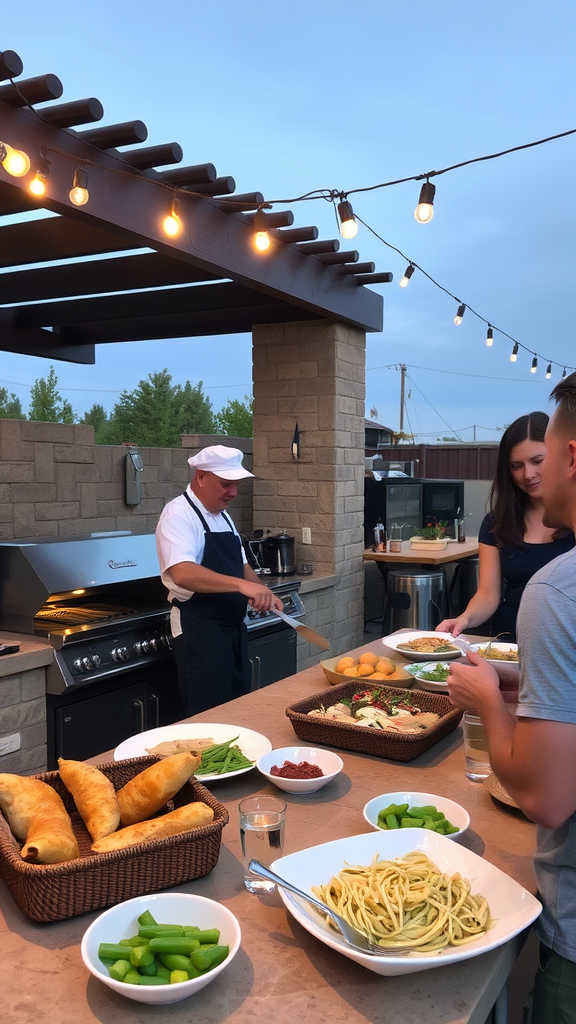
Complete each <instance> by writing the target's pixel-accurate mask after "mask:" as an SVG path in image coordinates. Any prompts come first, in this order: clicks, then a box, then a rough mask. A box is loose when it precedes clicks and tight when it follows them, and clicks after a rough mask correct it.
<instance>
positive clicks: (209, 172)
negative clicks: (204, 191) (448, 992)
mask: <svg viewBox="0 0 576 1024" xmlns="http://www.w3.org/2000/svg"><path fill="white" fill-rule="evenodd" d="M158 177H159V179H160V181H165V182H167V183H168V184H169V185H206V184H208V183H209V182H211V181H216V168H215V167H214V164H196V165H195V166H193V167H175V168H174V169H171V170H169V171H159V173H158Z"/></svg>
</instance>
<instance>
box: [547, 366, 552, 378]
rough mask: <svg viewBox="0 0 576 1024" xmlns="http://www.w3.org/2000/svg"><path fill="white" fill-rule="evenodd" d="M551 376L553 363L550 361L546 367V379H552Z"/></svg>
mask: <svg viewBox="0 0 576 1024" xmlns="http://www.w3.org/2000/svg"><path fill="white" fill-rule="evenodd" d="M551 376H552V363H548V366H547V367H546V380H550V377H551Z"/></svg>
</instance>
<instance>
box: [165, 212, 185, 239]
mask: <svg viewBox="0 0 576 1024" xmlns="http://www.w3.org/2000/svg"><path fill="white" fill-rule="evenodd" d="M162 227H163V228H164V231H165V233H166V234H167V235H169V236H170V238H176V235H179V234H180V232H181V231H182V221H181V220H180V217H179V216H178V214H177V213H174V211H172V213H169V214H168V216H167V217H164V221H163V224H162Z"/></svg>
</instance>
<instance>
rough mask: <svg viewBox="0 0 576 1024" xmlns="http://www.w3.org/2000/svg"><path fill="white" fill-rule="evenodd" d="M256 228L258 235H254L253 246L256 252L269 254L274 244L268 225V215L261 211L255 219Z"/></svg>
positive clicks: (258, 211)
mask: <svg viewBox="0 0 576 1024" xmlns="http://www.w3.org/2000/svg"><path fill="white" fill-rule="evenodd" d="M254 227H255V229H256V233H255V235H254V239H253V245H254V248H255V250H256V252H259V253H265V252H268V251H269V250H270V245H271V244H272V243H271V239H270V235H269V234H268V229H267V225H266V214H265V213H264V212H263V211H262V210H261V209H259V210H257V212H256V216H255V217H254Z"/></svg>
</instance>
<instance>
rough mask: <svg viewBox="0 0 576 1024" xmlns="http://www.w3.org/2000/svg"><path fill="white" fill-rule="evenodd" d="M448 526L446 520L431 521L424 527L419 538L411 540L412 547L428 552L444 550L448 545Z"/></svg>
mask: <svg viewBox="0 0 576 1024" xmlns="http://www.w3.org/2000/svg"><path fill="white" fill-rule="evenodd" d="M447 526H448V521H447V520H445V519H433V520H429V521H428V522H427V523H426V526H423V527H422V529H421V530H420V533H419V534H418V536H417V537H411V538H410V547H412V548H416V549H418V548H421V549H422V550H428V551H430V550H432V551H440V550H442V548H445V547H446V546H447V544H448V541H447V539H446V527H447Z"/></svg>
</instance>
